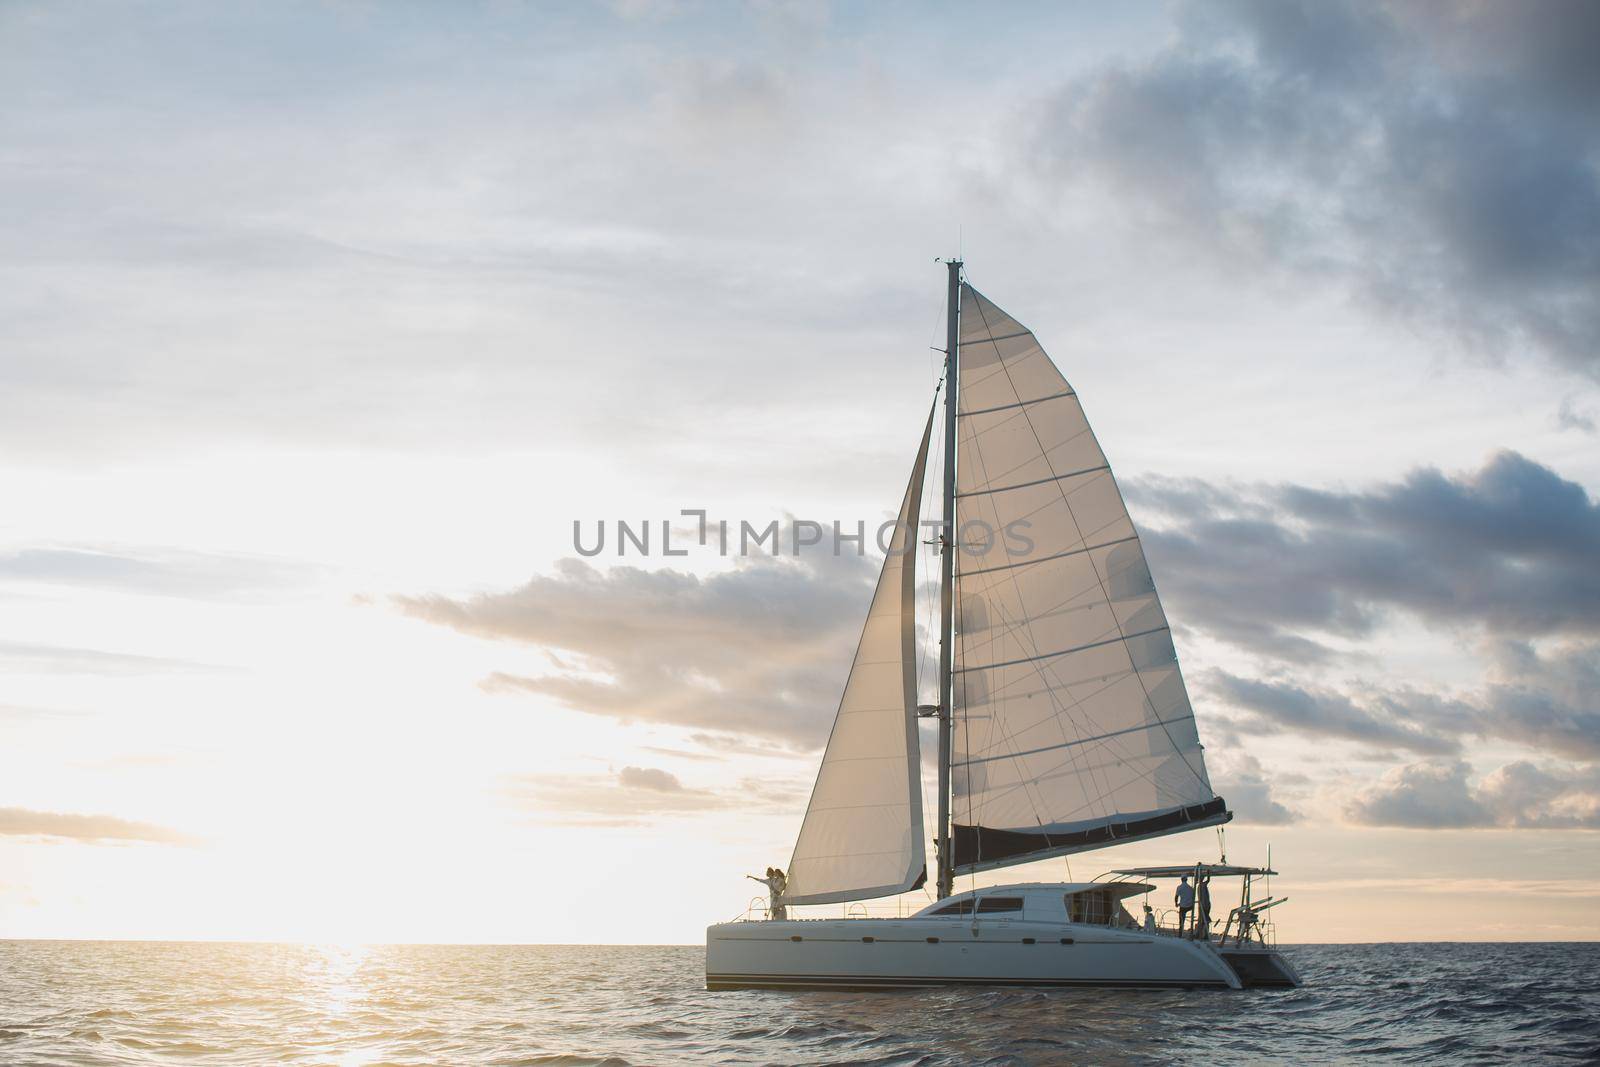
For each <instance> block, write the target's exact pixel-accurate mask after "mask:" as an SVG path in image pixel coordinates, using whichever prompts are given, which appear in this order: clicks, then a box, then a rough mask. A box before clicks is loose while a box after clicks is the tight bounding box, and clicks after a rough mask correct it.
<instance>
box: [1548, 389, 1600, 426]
mask: <svg viewBox="0 0 1600 1067" xmlns="http://www.w3.org/2000/svg"><path fill="white" fill-rule="evenodd" d="M1556 427H1557V428H1558V429H1562V430H1578V431H1580V432H1582V433H1587V434H1592V433H1595V432H1597V431H1600V426H1597V425H1596V423H1595V420H1594V415H1592V414H1591V413H1590V412H1588V411H1586V410H1581V409H1580V408H1579V407H1578V405H1577V403H1576V402H1575V401H1574V400H1573V399H1572V397H1570V396H1567V397H1562V398H1561V406H1560V407H1559V408H1557V409H1556Z"/></svg>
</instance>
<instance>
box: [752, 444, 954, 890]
mask: <svg viewBox="0 0 1600 1067" xmlns="http://www.w3.org/2000/svg"><path fill="white" fill-rule="evenodd" d="M932 433H933V415H932V413H931V412H930V413H929V416H928V425H927V428H926V429H925V430H924V431H923V434H922V446H921V448H920V449H918V451H917V458H916V462H915V463H914V464H913V465H912V471H911V481H910V484H909V485H907V486H906V493H905V497H904V499H903V500H902V501H901V505H900V514H899V520H898V522H897V523H896V525H895V532H894V536H893V538H892V539H891V541H890V544H889V551H888V555H887V557H886V558H885V560H884V563H883V570H882V571H881V572H880V573H879V575H878V585H877V588H876V589H875V591H874V592H873V597H872V605H871V607H870V609H869V610H868V612H867V620H866V623H865V624H864V625H863V627H862V631H861V641H860V643H859V645H858V646H857V648H856V655H855V659H854V661H853V662H852V663H851V666H850V675H849V678H848V679H847V681H846V682H845V687H844V695H843V696H842V697H841V698H840V701H839V709H838V712H837V714H836V715H835V717H834V723H833V731H832V733H831V734H829V736H828V747H827V749H826V750H825V751H824V753H823V757H822V766H821V767H820V768H818V770H817V782H816V785H815V786H814V787H813V789H812V793H811V803H810V804H809V805H808V806H807V808H806V814H805V819H804V821H803V822H802V823H801V825H800V835H799V837H798V838H797V839H796V841H795V847H794V856H793V858H792V859H791V860H790V861H789V875H788V885H787V887H786V889H785V890H784V895H783V902H784V903H785V904H789V905H798V904H831V903H835V902H838V901H845V900H865V899H869V898H871V897H881V896H889V895H891V894H894V893H904V892H906V891H908V890H911V889H915V888H916V887H917V886H919V885H921V884H922V883H923V881H924V880H925V879H926V877H927V860H926V853H925V849H924V845H923V838H922V775H921V756H920V745H919V743H918V738H917V679H916V654H917V641H916V618H915V606H916V582H917V578H916V555H917V554H916V551H915V549H916V541H915V537H916V533H917V518H918V515H919V514H920V512H921V509H922V483H923V478H924V475H925V474H926V472H927V463H928V442H929V439H930V437H931V435H932Z"/></svg>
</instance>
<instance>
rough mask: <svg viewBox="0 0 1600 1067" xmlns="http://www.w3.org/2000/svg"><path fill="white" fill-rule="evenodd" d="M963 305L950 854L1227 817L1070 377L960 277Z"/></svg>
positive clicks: (1162, 623) (964, 856) (1146, 575)
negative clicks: (1066, 377) (1208, 770)
mask: <svg viewBox="0 0 1600 1067" xmlns="http://www.w3.org/2000/svg"><path fill="white" fill-rule="evenodd" d="M960 311H961V320H960V372H959V381H958V389H957V396H958V402H957V412H956V414H957V429H958V442H959V443H958V456H957V467H956V471H957V475H956V519H957V534H956V538H957V541H958V543H959V551H958V554H957V556H956V580H955V590H956V607H955V612H956V617H955V621H954V629H955V638H954V640H955V656H954V668H953V674H954V678H953V681H954V700H953V705H954V707H953V709H952V710H953V717H952V729H953V732H954V737H953V755H952V759H951V780H952V793H953V797H952V823H953V829H952V834H953V855H954V863H955V869H956V870H958V871H978V870H986V869H989V868H993V867H1002V866H1006V865H1009V864H1014V863H1024V862H1028V861H1030V860H1035V859H1041V858H1043V857H1046V856H1056V855H1063V854H1066V853H1070V852H1078V851H1083V850H1086V849H1092V848H1102V847H1105V846H1107V845H1111V844H1116V843H1119V842H1123V841H1128V840H1133V839H1137V838H1141V837H1153V836H1157V835H1160V834H1166V833H1174V832H1177V831H1180V830H1188V829H1194V828H1196V827H1199V826H1206V825H1211V824H1215V823H1221V822H1225V821H1227V819H1228V818H1229V817H1230V816H1229V813H1228V812H1227V810H1226V805H1225V803H1224V802H1223V800H1222V799H1221V798H1220V797H1217V796H1216V795H1215V794H1214V793H1213V792H1212V789H1211V782H1210V780H1209V778H1208V777H1207V775H1206V768H1205V760H1204V758H1203V756H1202V754H1201V746H1200V741H1199V736H1198V735H1197V733H1196V731H1195V724H1194V712H1193V710H1192V709H1191V707H1190V705H1189V697H1188V693H1187V692H1186V691H1185V689H1184V684H1183V676H1182V675H1181V674H1180V673H1179V670H1178V663H1177V655H1176V652H1175V651H1174V649H1173V645H1172V634H1171V631H1170V629H1169V628H1168V626H1167V619H1166V615H1165V614H1164V613H1163V612H1162V610H1161V601H1160V599H1159V598H1158V597H1157V595H1156V589H1155V584H1154V583H1153V582H1152V581H1151V578H1150V570H1149V567H1148V566H1147V565H1146V564H1145V558H1144V550H1143V549H1142V548H1141V547H1140V544H1139V537H1138V533H1137V532H1136V531H1135V529H1134V527H1133V523H1132V521H1131V520H1130V519H1129V517H1128V511H1127V508H1126V506H1125V505H1124V504H1123V500H1122V494H1121V491H1120V490H1119V489H1118V488H1117V483H1116V481H1115V480H1114V479H1113V478H1112V475H1111V469H1110V467H1109V466H1108V465H1107V463H1106V457H1105V455H1104V454H1103V453H1102V452H1101V451H1100V446H1099V443H1098V442H1097V441H1096V440H1095V436H1094V433H1093V431H1092V430H1090V429H1089V424H1088V422H1087V421H1086V420H1085V418H1084V414H1083V409H1082V407H1081V406H1080V405H1079V403H1078V397H1077V395H1076V393H1074V391H1073V390H1072V387H1071V386H1069V385H1068V384H1067V381H1066V379H1065V378H1063V377H1062V375H1061V372H1060V371H1059V370H1057V369H1056V367H1055V365H1054V364H1053V363H1052V362H1051V361H1050V358H1049V357H1048V356H1047V355H1046V354H1045V352H1044V350H1043V349H1042V348H1041V347H1040V346H1039V343H1038V342H1037V341H1036V340H1034V337H1033V334H1032V332H1030V331H1029V330H1028V329H1027V328H1026V327H1024V326H1022V325H1021V324H1020V323H1018V322H1017V321H1016V320H1015V319H1013V318H1011V316H1009V315H1007V314H1006V313H1005V312H1004V311H1001V310H1000V309H999V308H998V307H996V306H995V305H994V304H993V303H991V302H990V301H989V300H988V299H987V298H985V297H984V296H983V295H982V294H980V293H979V292H978V291H977V290H975V289H973V288H972V287H971V286H969V285H966V284H965V283H963V284H962V286H961V304H960ZM924 447H926V445H924Z"/></svg>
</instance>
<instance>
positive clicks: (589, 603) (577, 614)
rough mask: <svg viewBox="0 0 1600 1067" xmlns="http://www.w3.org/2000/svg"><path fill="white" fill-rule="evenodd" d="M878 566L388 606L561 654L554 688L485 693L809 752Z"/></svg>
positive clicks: (589, 574)
mask: <svg viewBox="0 0 1600 1067" xmlns="http://www.w3.org/2000/svg"><path fill="white" fill-rule="evenodd" d="M876 566H877V565H876V564H875V563H873V562H871V561H867V560H863V559H860V558H858V557H856V556H852V555H845V556H841V557H833V556H830V555H827V554H823V553H817V554H811V555H802V556H800V557H799V558H797V559H787V558H780V559H773V558H770V557H766V556H755V557H749V558H746V559H742V560H740V561H739V562H738V563H737V564H736V565H735V566H734V567H733V568H732V569H730V570H727V571H722V572H719V573H715V574H711V575H707V576H700V575H696V574H690V573H686V572H683V571H678V570H673V569H670V568H662V569H657V570H649V571H646V570H641V569H638V568H633V567H614V568H611V569H609V570H604V571H601V570H597V569H595V568H593V567H590V566H589V565H587V564H585V563H582V562H580V561H577V560H565V561H562V562H561V563H560V564H558V565H557V567H556V569H555V571H554V573H552V574H548V575H541V576H538V577H535V578H533V579H530V580H529V581H528V582H527V583H526V584H525V585H523V586H521V587H520V588H517V589H513V590H509V591H507V592H503V593H487V594H483V595H480V596H475V597H470V598H465V599H455V598H450V597H444V596H415V597H397V598H396V601H395V602H396V604H397V605H398V606H399V607H400V609H401V610H402V611H404V612H405V613H406V614H408V615H411V616H413V617H415V618H419V619H424V620H426V621H428V622H432V623H436V624H438V625H442V626H449V627H452V628H454V629H456V630H460V631H461V632H463V633H468V634H474V635H476V636H480V637H485V638H490V639H495V640H506V641H515V642H518V643H525V644H530V645H536V646H540V647H543V648H547V649H556V650H559V651H560V652H561V653H563V654H565V655H564V657H563V658H562V659H561V660H560V661H552V666H553V667H554V668H555V669H554V670H553V671H552V672H551V673H549V674H544V675H539V676H536V677H524V676H520V675H513V674H509V673H503V672H502V673H495V674H492V675H491V676H490V677H488V678H486V679H485V680H484V683H483V684H484V687H485V688H486V689H488V690H489V691H491V692H510V693H515V692H525V693H534V694H538V695H541V696H546V697H550V698H553V699H554V700H556V701H557V702H559V703H561V704H564V705H566V706H567V707H570V708H573V709H575V710H578V711H583V712H587V713H589V714H592V715H604V716H608V717H612V718H617V719H622V720H624V721H630V722H658V723H666V724H670V725H674V726H684V727H690V728H693V729H696V730H699V731H714V732H718V733H721V734H731V735H746V736H748V735H754V736H757V737H766V738H770V739H773V740H776V741H780V742H782V743H784V744H786V745H788V746H791V747H794V746H799V747H812V746H815V745H820V744H821V743H822V740H823V739H824V738H825V737H826V733H827V727H828V723H829V722H830V721H831V720H832V716H833V713H834V710H835V709H836V707H837V706H838V701H839V693H840V690H841V688H842V686H843V685H844V677H845V672H846V671H847V669H848V667H849V656H850V651H851V649H852V648H853V647H854V640H855V637H856V636H857V634H858V632H859V628H860V625H861V621H862V619H863V618H864V617H865V613H866V609H867V602H868V600H869V599H870V598H871V595H872V581H873V579H874V576H875V573H876ZM568 657H570V658H571V659H572V660H573V661H574V662H572V663H571V664H569V665H567V666H566V667H565V668H563V666H562V664H563V663H565V662H566V659H567V658H568Z"/></svg>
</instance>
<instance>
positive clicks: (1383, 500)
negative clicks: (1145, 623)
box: [1129, 451, 1600, 661]
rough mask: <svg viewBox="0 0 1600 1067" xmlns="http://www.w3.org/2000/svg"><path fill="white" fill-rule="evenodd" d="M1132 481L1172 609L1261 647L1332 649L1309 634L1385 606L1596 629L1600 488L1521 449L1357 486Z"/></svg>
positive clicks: (1536, 630)
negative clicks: (1588, 487)
mask: <svg viewBox="0 0 1600 1067" xmlns="http://www.w3.org/2000/svg"><path fill="white" fill-rule="evenodd" d="M1129 495H1130V499H1131V500H1133V501H1134V502H1135V504H1136V505H1138V506H1140V509H1141V511H1144V512H1146V514H1147V517H1148V519H1150V520H1153V522H1149V521H1147V522H1143V523H1142V524H1141V525H1142V526H1144V528H1145V537H1144V540H1145V544H1146V548H1147V551H1148V552H1149V555H1150V557H1151V564H1152V567H1153V569H1154V570H1155V573H1156V575H1157V580H1158V582H1159V583H1160V585H1161V590H1162V594H1163V597H1164V598H1165V599H1167V600H1168V601H1169V602H1171V603H1172V604H1173V605H1174V606H1175V610H1174V611H1173V615H1174V617H1176V618H1180V619H1183V620H1184V622H1185V624H1186V625H1189V626H1193V627H1196V628H1198V629H1201V630H1205V631H1207V632H1209V633H1211V634H1213V635H1215V636H1217V637H1219V638H1222V639H1223V640H1227V641H1231V642H1233V643H1235V644H1237V645H1240V646H1241V647H1244V648H1247V649H1250V650H1252V651H1255V652H1259V653H1261V654H1264V655H1267V656H1272V657H1278V658H1282V659H1286V660H1290V661H1296V660H1299V659H1303V658H1311V659H1326V658H1329V657H1331V656H1332V655H1333V653H1332V652H1331V650H1330V649H1328V648H1327V647H1326V646H1325V645H1324V644H1322V643H1320V642H1318V641H1316V640H1315V637H1316V635H1317V634H1319V633H1323V634H1333V635H1339V636H1345V637H1365V636H1367V635H1368V634H1370V633H1371V632H1372V631H1373V630H1374V629H1376V628H1377V626H1378V625H1379V624H1380V623H1381V622H1382V621H1383V618H1384V615H1385V613H1386V612H1389V611H1392V610H1398V611H1404V612H1408V613H1411V614H1413V615H1415V616H1417V617H1420V618H1422V619H1424V620H1427V621H1429V622H1432V623H1435V624H1438V625H1443V626H1451V627H1459V626H1463V625H1476V626H1479V627H1482V628H1483V629H1485V630H1487V631H1488V632H1490V633H1492V634H1494V635H1497V636H1504V637H1513V638H1524V639H1525V638H1529V637H1538V636H1545V635H1563V634H1581V635H1595V634H1600V567H1596V566H1595V565H1594V560H1596V559H1600V502H1596V501H1594V500H1592V499H1591V498H1590V497H1589V495H1588V493H1587V492H1586V491H1585V490H1584V488H1583V487H1582V486H1581V485H1579V484H1577V483H1576V482H1572V481H1569V480H1567V479H1565V478H1562V477H1561V476H1560V475H1559V474H1557V473H1556V472H1555V471H1553V470H1551V469H1550V468H1548V467H1545V466H1543V465H1542V464H1539V463H1536V462H1534V461H1533V460H1530V459H1528V458H1526V457H1524V456H1522V455H1519V454H1518V453H1516V452H1509V451H1505V452H1500V453H1497V454H1496V455H1494V456H1492V457H1491V458H1490V459H1489V460H1487V461H1486V462H1485V463H1484V464H1483V466H1482V467H1480V468H1479V469H1478V470H1476V471H1470V472H1465V473H1461V474H1453V475H1452V474H1445V473H1444V472H1442V471H1440V470H1438V469H1436V468H1432V467H1424V468H1421V469H1418V470H1415V471H1413V472H1412V473H1411V474H1409V475H1407V476H1406V477H1405V478H1403V479H1402V480H1400V481H1398V482H1390V483H1385V484H1379V485H1376V486H1372V487H1370V488H1367V489H1362V490H1351V491H1336V490H1325V489H1313V488H1308V487H1305V486H1297V485H1278V486H1229V485H1216V484H1212V483H1208V482H1203V481H1198V480H1182V481H1173V480H1163V479H1154V480H1146V481H1143V482H1135V483H1134V484H1133V485H1132V486H1131V487H1130V494H1129ZM1167 520H1177V521H1167Z"/></svg>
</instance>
